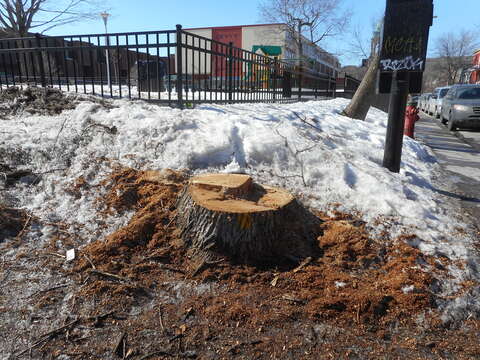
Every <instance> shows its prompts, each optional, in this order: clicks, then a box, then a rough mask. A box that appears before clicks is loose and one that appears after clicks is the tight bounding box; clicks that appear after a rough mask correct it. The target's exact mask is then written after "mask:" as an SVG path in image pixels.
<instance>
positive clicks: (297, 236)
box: [177, 174, 320, 262]
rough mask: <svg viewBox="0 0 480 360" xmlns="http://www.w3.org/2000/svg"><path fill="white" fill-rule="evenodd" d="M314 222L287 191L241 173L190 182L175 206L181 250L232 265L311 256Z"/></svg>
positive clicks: (311, 216) (206, 176)
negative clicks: (222, 258)
mask: <svg viewBox="0 0 480 360" xmlns="http://www.w3.org/2000/svg"><path fill="white" fill-rule="evenodd" d="M319 223H320V221H319V219H318V218H316V217H315V216H314V215H312V214H311V213H310V212H309V211H308V210H307V209H305V208H304V207H303V206H302V205H301V204H300V203H299V202H297V201H296V200H295V198H294V197H293V196H292V195H291V194H290V193H289V192H288V191H286V190H283V189H278V188H274V187H270V186H264V185H259V184H255V183H254V182H253V180H252V178H251V177H250V176H248V175H243V174H207V175H200V176H197V177H194V178H192V179H191V181H190V183H189V185H188V186H187V187H186V188H185V189H184V191H183V193H182V194H181V195H180V198H179V200H178V202H177V226H178V227H179V229H180V231H181V236H182V238H183V240H184V242H185V243H186V245H187V246H190V247H191V248H192V249H194V250H200V251H201V250H208V251H215V252H217V253H221V254H222V255H229V256H230V257H232V258H234V259H236V260H261V261H282V260H285V259H290V260H293V261H295V262H297V261H300V260H302V259H304V258H306V257H308V256H311V255H312V251H313V250H312V248H313V247H312V245H313V244H314V243H315V241H316V237H317V236H318V234H319Z"/></svg>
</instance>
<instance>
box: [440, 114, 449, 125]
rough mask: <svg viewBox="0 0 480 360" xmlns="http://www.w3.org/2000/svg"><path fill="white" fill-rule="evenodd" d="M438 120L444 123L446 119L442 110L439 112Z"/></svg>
mask: <svg viewBox="0 0 480 360" xmlns="http://www.w3.org/2000/svg"><path fill="white" fill-rule="evenodd" d="M440 121H441V122H442V124H443V125H445V124H446V123H447V122H448V121H447V119H445V116H443V112H441V113H440Z"/></svg>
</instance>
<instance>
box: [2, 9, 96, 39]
mask: <svg viewBox="0 0 480 360" xmlns="http://www.w3.org/2000/svg"><path fill="white" fill-rule="evenodd" d="M100 4H101V3H100V2H98V3H97V0H0V24H1V25H2V27H3V29H2V30H3V31H4V32H6V33H8V34H11V35H14V36H20V37H25V36H27V34H28V32H29V31H30V30H31V29H34V28H40V29H41V28H43V32H44V31H46V30H48V29H51V28H53V27H55V26H60V25H65V24H68V23H73V22H76V21H80V20H85V19H92V18H94V17H97V16H98V13H99V10H100Z"/></svg>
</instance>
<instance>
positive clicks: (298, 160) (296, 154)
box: [275, 129, 315, 187]
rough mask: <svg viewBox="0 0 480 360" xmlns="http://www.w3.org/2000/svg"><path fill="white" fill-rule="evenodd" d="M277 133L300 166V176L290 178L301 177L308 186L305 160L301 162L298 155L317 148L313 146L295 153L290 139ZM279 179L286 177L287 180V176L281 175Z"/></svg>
mask: <svg viewBox="0 0 480 360" xmlns="http://www.w3.org/2000/svg"><path fill="white" fill-rule="evenodd" d="M275 132H276V133H277V135H278V136H280V137H281V138H282V139H284V140H285V146H286V148H287V149H288V151H290V153H291V154H292V155H293V158H294V159H295V161H296V162H297V163H298V164H299V165H300V175H293V176H290V177H299V178H301V179H302V182H303V186H305V187H306V186H307V182H306V181H305V169H304V164H303V160H300V159H299V158H298V154H299V153H301V152H305V151H308V150H311V149H313V148H314V147H315V146H312V147H311V148H306V149H303V150H300V151H299V150H297V149H295V151H293V150H292V149H291V148H290V144H289V143H288V139H287V137H286V136H283V135H282V134H280V132H279V131H278V130H277V129H275ZM278 176H279V177H284V178H286V176H281V175H278Z"/></svg>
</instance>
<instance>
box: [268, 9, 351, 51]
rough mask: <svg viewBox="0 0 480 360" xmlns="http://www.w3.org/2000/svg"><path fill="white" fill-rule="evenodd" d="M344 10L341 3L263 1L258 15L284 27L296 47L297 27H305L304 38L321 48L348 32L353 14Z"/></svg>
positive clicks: (303, 28) (302, 29)
mask: <svg viewBox="0 0 480 360" xmlns="http://www.w3.org/2000/svg"><path fill="white" fill-rule="evenodd" d="M341 6H342V0H263V2H262V3H261V4H260V6H259V11H260V15H261V16H262V17H263V19H265V20H266V21H269V22H274V23H284V24H285V25H286V27H287V31H288V33H289V34H290V36H291V38H292V39H294V41H296V42H297V43H298V37H297V33H298V28H299V26H298V25H299V23H300V24H302V25H303V26H300V29H301V32H302V34H301V35H302V36H304V37H305V38H306V39H309V40H310V41H311V43H313V44H318V43H320V42H321V41H322V40H324V39H325V38H326V37H332V36H338V35H339V34H341V33H343V32H344V31H345V30H346V28H347V26H348V24H349V19H350V13H349V12H348V11H343V10H342V8H341ZM298 46H299V44H297V47H298Z"/></svg>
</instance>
